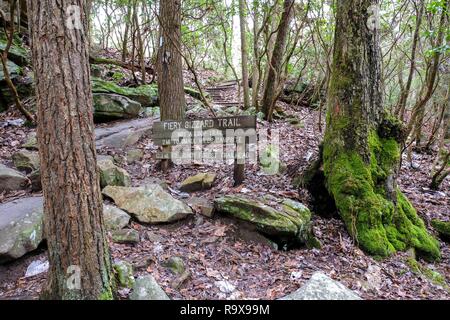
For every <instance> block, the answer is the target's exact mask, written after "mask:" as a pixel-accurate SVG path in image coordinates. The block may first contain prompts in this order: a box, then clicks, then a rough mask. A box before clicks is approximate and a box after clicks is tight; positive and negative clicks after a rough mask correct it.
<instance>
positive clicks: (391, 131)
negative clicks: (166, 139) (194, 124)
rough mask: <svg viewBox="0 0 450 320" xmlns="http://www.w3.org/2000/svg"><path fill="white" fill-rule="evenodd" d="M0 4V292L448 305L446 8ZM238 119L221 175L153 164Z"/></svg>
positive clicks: (180, 1) (99, 1) (216, 167)
mask: <svg viewBox="0 0 450 320" xmlns="http://www.w3.org/2000/svg"><path fill="white" fill-rule="evenodd" d="M0 4H1V11H0V25H1V26H2V29H1V30H0V53H1V61H2V67H3V68H2V70H1V71H0V263H1V264H0V299H36V298H38V297H41V298H44V299H113V298H114V299H128V298H130V299H168V298H170V299H247V298H254V299H278V298H281V297H285V296H286V295H288V294H290V293H293V292H294V293H293V294H292V295H288V296H287V297H288V298H291V299H302V298H308V297H317V296H319V297H322V298H324V299H325V298H333V297H330V296H329V295H327V294H326V289H324V290H323V291H324V292H322V293H320V292H319V293H318V292H311V291H313V289H311V286H308V284H311V283H312V282H314V281H319V283H320V284H321V285H320V286H321V287H323V288H327V286H331V285H333V284H332V283H333V280H332V279H334V280H336V281H339V282H340V283H341V284H343V285H345V286H346V287H347V288H341V290H342V292H341V293H340V294H342V295H341V296H338V298H347V299H351V298H357V297H358V296H359V297H361V298H363V299H448V298H449V297H450V293H449V292H450V291H449V290H450V287H449V283H450V282H449V281H450V269H449V259H450V250H449V247H448V243H446V241H448V239H449V237H450V235H449V232H450V231H449V230H450V225H449V223H450V222H449V219H450V180H449V178H448V176H449V174H450V121H449V118H450V106H449V90H450V85H449V84H450V81H449V80H450V79H449V78H450V72H449V71H450V60H449V53H450V42H449V41H450V27H449V16H450V15H449V1H448V0H426V1H419V0H398V1H397V0H396V1H378V0H342V1H325V0H323V1H317V0H303V1H294V0H221V1H213V0H161V1H156V0H155V1H153V0H145V1H144V0H88V1H86V0H77V1H68V0H62V1H59V2H58V4H56V3H54V2H53V1H51V0H43V1H32V0H30V1H23V0H16V1H14V0H10V1H1V2H0ZM238 115H247V116H255V117H257V119H258V130H261V132H262V131H264V132H269V133H270V134H271V135H272V136H273V137H275V136H276V135H279V142H280V143H279V146H270V145H269V146H267V147H264V148H262V149H261V150H260V154H259V159H258V163H254V164H247V165H246V167H245V180H244V182H243V183H242V184H236V183H235V181H233V170H234V168H233V165H231V164H226V163H205V162H193V163H191V164H186V165H174V164H171V163H170V162H168V161H162V162H161V161H159V160H157V159H156V154H157V153H158V152H159V151H161V148H160V147H159V146H158V145H157V141H156V140H154V139H152V127H153V123H154V122H156V121H164V120H182V119H202V118H211V117H227V116H238ZM164 148H165V149H164V150H163V151H167V148H166V147H164ZM318 272H319V273H318ZM325 275H326V276H325ZM77 276H80V277H79V278H77ZM322 276H323V277H322ZM321 277H322V278H321ZM74 279H75V280H74ZM77 279H79V281H78V280H77ZM68 281H69V282H68ZM70 281H72V282H70ZM321 281H322V282H321ZM69 283H72V284H73V285H75V289H74V287H73V286H72V285H70V284H69ZM312 287H314V286H312ZM299 288H300V289H299ZM297 289H299V291H296V290H297ZM349 289H351V290H352V291H350V290H349ZM139 292H145V293H146V294H142V295H140V294H139ZM149 292H152V293H153V295H152V294H150V293H149ZM334 298H336V297H334Z"/></svg>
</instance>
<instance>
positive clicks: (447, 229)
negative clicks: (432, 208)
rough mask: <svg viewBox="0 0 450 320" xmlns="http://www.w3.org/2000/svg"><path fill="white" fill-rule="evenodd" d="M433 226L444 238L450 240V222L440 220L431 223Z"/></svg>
mask: <svg viewBox="0 0 450 320" xmlns="http://www.w3.org/2000/svg"><path fill="white" fill-rule="evenodd" d="M431 225H432V226H433V228H434V229H436V231H437V232H439V234H440V235H441V236H442V237H443V238H446V239H448V238H450V222H444V221H440V220H436V219H435V220H433V221H431Z"/></svg>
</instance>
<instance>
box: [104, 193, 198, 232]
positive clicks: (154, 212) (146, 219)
mask: <svg viewBox="0 0 450 320" xmlns="http://www.w3.org/2000/svg"><path fill="white" fill-rule="evenodd" d="M102 192H103V194H104V195H105V196H107V197H109V198H111V199H112V200H113V201H114V202H115V203H116V205H117V206H118V207H119V208H121V209H123V210H125V211H127V212H128V213H130V214H131V215H133V216H134V217H135V218H136V219H137V220H138V221H139V222H142V223H152V224H156V223H168V222H174V221H177V220H180V219H183V218H185V217H186V216H187V215H189V214H191V213H192V210H191V208H189V207H188V206H187V205H186V204H184V203H183V202H181V201H179V200H177V199H175V198H173V197H172V196H171V195H170V194H169V193H167V192H166V191H164V189H163V188H161V186H159V185H157V184H150V185H146V186H142V187H136V188H131V187H114V186H107V187H106V188H104V189H103V191H102Z"/></svg>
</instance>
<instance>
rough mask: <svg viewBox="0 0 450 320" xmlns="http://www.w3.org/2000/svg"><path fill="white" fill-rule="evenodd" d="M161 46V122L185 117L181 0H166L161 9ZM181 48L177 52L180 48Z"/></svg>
mask: <svg viewBox="0 0 450 320" xmlns="http://www.w3.org/2000/svg"><path fill="white" fill-rule="evenodd" d="M159 23H160V43H159V52H158V64H157V68H158V70H157V72H158V92H159V101H160V106H161V120H181V119H183V118H184V114H185V106H186V101H185V97H184V84H183V65H182V57H181V53H180V52H179V50H180V48H181V0H164V1H161V2H160V6H159ZM177 48H178V49H177Z"/></svg>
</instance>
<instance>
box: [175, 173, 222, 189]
mask: <svg viewBox="0 0 450 320" xmlns="http://www.w3.org/2000/svg"><path fill="white" fill-rule="evenodd" d="M215 179H216V175H215V174H214V173H199V174H196V175H195V176H192V177H189V178H187V179H185V180H184V181H183V182H182V183H181V187H180V190H181V191H184V192H195V191H201V190H207V189H211V187H212V185H213V183H214V180H215Z"/></svg>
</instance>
